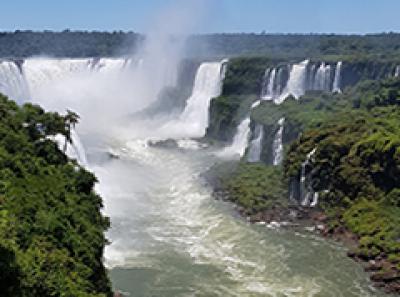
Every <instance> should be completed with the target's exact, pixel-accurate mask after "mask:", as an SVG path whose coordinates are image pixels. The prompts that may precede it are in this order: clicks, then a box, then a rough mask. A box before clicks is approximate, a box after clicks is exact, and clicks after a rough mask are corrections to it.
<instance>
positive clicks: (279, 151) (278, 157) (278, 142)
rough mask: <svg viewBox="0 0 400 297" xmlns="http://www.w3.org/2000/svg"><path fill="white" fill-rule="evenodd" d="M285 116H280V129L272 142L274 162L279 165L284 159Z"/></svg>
mask: <svg viewBox="0 0 400 297" xmlns="http://www.w3.org/2000/svg"><path fill="white" fill-rule="evenodd" d="M284 123H285V118H280V119H279V121H278V125H279V129H278V131H277V132H276V134H275V137H274V141H273V143H272V153H273V160H272V164H273V165H274V166H277V165H279V164H281V163H282V160H283V141H282V136H283V128H284Z"/></svg>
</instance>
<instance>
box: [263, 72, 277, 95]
mask: <svg viewBox="0 0 400 297" xmlns="http://www.w3.org/2000/svg"><path fill="white" fill-rule="evenodd" d="M278 72H279V71H277V70H276V68H272V69H267V70H266V71H265V75H264V82H263V88H262V91H261V99H263V100H273V99H274V98H275V95H276V94H275V81H276V78H277V73H278Z"/></svg>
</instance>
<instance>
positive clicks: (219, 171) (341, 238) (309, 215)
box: [206, 162, 400, 294]
mask: <svg viewBox="0 0 400 297" xmlns="http://www.w3.org/2000/svg"><path fill="white" fill-rule="evenodd" d="M263 167H265V168H263ZM271 170H272V171H271ZM271 172H274V173H271ZM268 174H269V175H268ZM271 174H272V175H271ZM273 175H275V178H274V177H273ZM278 177H281V176H280V175H279V169H271V168H268V166H264V165H261V164H248V163H241V162H240V163H235V162H228V163H225V164H219V165H216V166H214V167H213V168H211V169H210V171H209V172H208V173H207V174H206V180H207V182H208V183H209V184H210V185H211V187H212V188H213V195H214V197H215V198H216V199H218V200H223V201H229V202H232V203H234V208H235V210H236V211H237V213H238V214H239V215H240V216H241V217H243V218H244V219H245V220H247V221H248V222H250V223H253V224H258V225H265V226H266V227H268V228H288V229H292V230H296V231H300V232H304V231H306V232H313V233H315V234H318V235H320V236H322V237H324V238H326V239H329V240H334V241H337V242H340V243H341V244H343V245H344V246H345V247H346V248H347V249H348V252H347V255H348V256H349V257H350V258H352V259H354V260H355V261H357V262H359V263H360V264H361V265H362V266H363V268H364V270H365V271H366V272H368V274H369V275H370V279H371V281H372V282H373V286H374V287H376V288H379V289H382V290H383V291H384V292H386V293H394V294H399V293H400V274H399V270H398V269H397V267H396V266H395V264H396V262H395V263H393V260H392V259H391V257H389V255H387V254H385V253H384V252H382V253H380V254H379V255H372V254H368V253H365V249H361V247H362V244H363V242H362V237H361V236H360V235H357V234H356V233H355V232H352V231H351V230H350V229H349V228H348V227H347V225H346V223H345V222H344V221H343V220H342V219H341V218H340V216H338V217H334V216H333V215H332V212H330V211H329V209H323V208H320V207H302V206H299V205H296V204H295V203H293V202H289V201H288V199H287V198H286V197H288V196H287V192H285V189H284V183H280V182H279V178H278ZM271 188H272V190H271ZM279 192H280V193H281V194H282V196H281V197H274V195H275V194H276V193H279ZM260 193H261V194H260ZM271 193H273V194H272V195H271ZM240 195H241V198H238V196H240ZM260 201H264V202H260ZM369 250H372V246H370V247H369Z"/></svg>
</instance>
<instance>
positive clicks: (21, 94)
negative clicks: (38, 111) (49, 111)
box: [0, 61, 30, 102]
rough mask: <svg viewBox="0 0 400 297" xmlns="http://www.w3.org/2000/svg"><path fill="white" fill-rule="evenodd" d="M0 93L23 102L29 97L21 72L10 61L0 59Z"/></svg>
mask: <svg viewBox="0 0 400 297" xmlns="http://www.w3.org/2000/svg"><path fill="white" fill-rule="evenodd" d="M0 93H2V94H4V95H6V96H8V97H10V98H12V99H14V100H16V101H17V102H23V101H25V100H27V99H28V98H29V97H30V96H29V89H28V85H27V83H26V80H25V78H24V76H23V73H22V72H21V70H20V68H19V67H18V66H17V65H16V63H14V62H12V61H0Z"/></svg>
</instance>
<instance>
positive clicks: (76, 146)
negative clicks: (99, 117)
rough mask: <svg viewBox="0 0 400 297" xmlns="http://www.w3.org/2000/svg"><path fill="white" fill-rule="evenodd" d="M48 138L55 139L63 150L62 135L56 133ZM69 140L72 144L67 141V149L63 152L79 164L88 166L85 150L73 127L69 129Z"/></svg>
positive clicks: (63, 141) (63, 138)
mask: <svg viewBox="0 0 400 297" xmlns="http://www.w3.org/2000/svg"><path fill="white" fill-rule="evenodd" d="M49 139H51V140H53V141H55V142H56V143H57V145H58V148H59V149H60V150H64V145H65V141H66V140H65V137H64V136H62V135H61V134H58V135H56V136H55V137H50V138H49ZM71 140H72V144H70V143H68V142H67V150H66V151H65V154H66V155H67V156H68V157H69V158H71V159H75V160H76V161H77V162H78V164H79V165H81V166H83V167H86V168H88V167H89V163H88V161H87V157H86V151H85V148H84V146H83V145H82V142H81V139H80V137H79V135H78V133H77V132H76V131H75V129H72V130H71Z"/></svg>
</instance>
